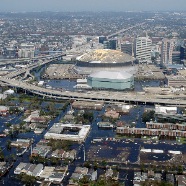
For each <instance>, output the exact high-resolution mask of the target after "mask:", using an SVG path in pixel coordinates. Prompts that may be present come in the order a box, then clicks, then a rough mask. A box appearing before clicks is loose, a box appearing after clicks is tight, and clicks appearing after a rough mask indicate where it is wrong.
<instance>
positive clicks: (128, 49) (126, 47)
mask: <svg viewBox="0 0 186 186" xmlns="http://www.w3.org/2000/svg"><path fill="white" fill-rule="evenodd" d="M121 52H124V53H126V54H129V55H130V56H134V52H133V43H130V42H125V43H121Z"/></svg>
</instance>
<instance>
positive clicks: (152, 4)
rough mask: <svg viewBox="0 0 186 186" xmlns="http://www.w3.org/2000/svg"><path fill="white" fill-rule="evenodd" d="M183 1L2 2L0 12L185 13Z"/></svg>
mask: <svg viewBox="0 0 186 186" xmlns="http://www.w3.org/2000/svg"><path fill="white" fill-rule="evenodd" d="M185 10H186V3H185V0H177V1H176V0H163V1H162V0H151V1H149V0H140V1H136V0H130V1H129V0H107V1H105V0H93V1H92V0H76V1H75V0H68V1H66V0H61V1H59V0H53V1H49V0H39V1H37V0H32V1H30V0H16V1H15V0H2V2H1V7H0V12H46V11H51V12H56V11H57V12H126V11H129V12H130V11H131V12H140V11H150V12H151V11H154V12H156V11H160V12H161V11H163V12H164V11H165V12H167V11H181V12H182V11H185Z"/></svg>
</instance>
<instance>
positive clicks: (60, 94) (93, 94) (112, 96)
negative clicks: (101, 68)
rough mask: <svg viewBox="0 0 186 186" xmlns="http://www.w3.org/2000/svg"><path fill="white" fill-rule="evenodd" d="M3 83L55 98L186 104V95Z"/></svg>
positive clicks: (4, 80) (9, 81) (15, 81)
mask: <svg viewBox="0 0 186 186" xmlns="http://www.w3.org/2000/svg"><path fill="white" fill-rule="evenodd" d="M0 80H1V81H2V82H3V83H7V84H8V85H9V86H11V87H17V88H21V89H24V90H25V91H26V92H31V93H33V94H37V95H40V96H43V97H49V98H54V99H73V100H90V101H106V102H134V103H144V104H147V103H152V104H159V103H160V104H171V105H186V95H185V96H182V99H181V100H180V98H179V97H177V96H173V95H172V96H171V98H170V96H169V95H168V96H166V95H162V96H160V95H156V94H149V93H146V94H141V93H136V92H116V91H88V92H75V91H62V90H57V89H46V88H43V87H38V86H36V85H33V84H29V83H26V82H24V81H18V80H14V79H9V78H6V77H1V78H0Z"/></svg>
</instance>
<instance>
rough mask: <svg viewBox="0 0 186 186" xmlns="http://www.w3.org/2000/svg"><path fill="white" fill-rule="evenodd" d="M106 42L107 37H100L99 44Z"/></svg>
mask: <svg viewBox="0 0 186 186" xmlns="http://www.w3.org/2000/svg"><path fill="white" fill-rule="evenodd" d="M104 41H107V37H106V36H99V43H102V44H103V43H104Z"/></svg>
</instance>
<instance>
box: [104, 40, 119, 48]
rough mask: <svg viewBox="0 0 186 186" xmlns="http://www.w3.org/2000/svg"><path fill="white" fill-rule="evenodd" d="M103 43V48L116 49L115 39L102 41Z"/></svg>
mask: <svg viewBox="0 0 186 186" xmlns="http://www.w3.org/2000/svg"><path fill="white" fill-rule="evenodd" d="M103 45H104V49H112V50H116V48H117V40H116V39H112V40H109V41H104V42H103Z"/></svg>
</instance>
